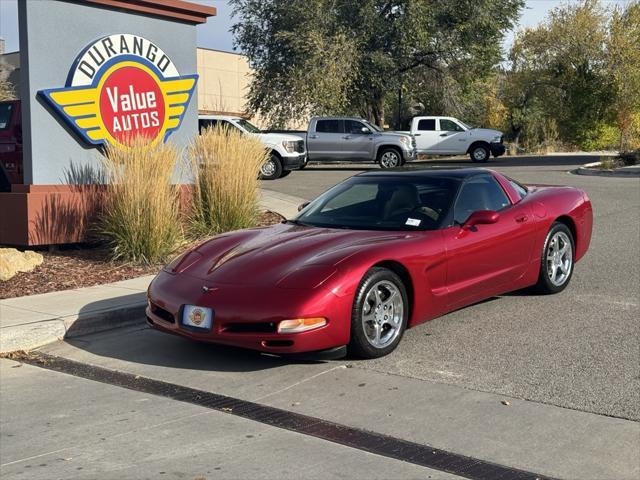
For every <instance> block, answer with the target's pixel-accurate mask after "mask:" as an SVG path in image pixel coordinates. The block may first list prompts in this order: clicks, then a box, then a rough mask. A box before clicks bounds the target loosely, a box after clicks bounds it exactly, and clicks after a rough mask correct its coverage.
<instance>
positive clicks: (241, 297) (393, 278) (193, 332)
mask: <svg viewBox="0 0 640 480" xmlns="http://www.w3.org/2000/svg"><path fill="white" fill-rule="evenodd" d="M303 207H304V208H302V210H301V212H300V213H299V215H298V216H297V217H296V218H295V219H293V220H289V221H286V222H283V223H281V224H278V225H273V226H270V227H265V228H252V229H248V230H241V231H237V232H231V233H226V234H223V235H219V236H217V237H214V238H212V239H210V240H208V241H206V242H205V243H203V244H201V245H200V246H198V247H196V248H194V249H192V250H190V251H188V252H186V253H184V254H183V255H181V256H180V257H178V258H177V259H175V260H174V261H173V262H171V263H170V264H169V265H168V266H167V267H165V269H164V270H163V271H162V272H160V274H159V275H158V276H157V277H156V278H155V279H154V280H153V282H152V283H151V285H150V287H149V307H148V309H147V316H148V322H149V324H150V325H151V326H152V327H154V328H157V329H159V330H161V331H164V332H168V333H174V334H178V335H182V336H184V337H188V338H191V339H194V340H200V341H205V342H213V343H219V344H226V345H235V346H239V347H246V348H250V349H255V350H260V351H263V352H270V353H276V354H290V353H301V352H322V353H323V354H327V353H329V354H331V355H333V356H338V355H341V354H344V353H345V352H346V349H348V350H349V353H350V354H352V355H355V356H359V357H365V358H373V357H380V356H382V355H386V354H388V353H389V352H391V351H392V350H393V349H395V348H396V346H397V345H398V343H399V342H400V339H401V338H402V334H403V332H404V330H405V328H407V327H412V326H414V325H418V324H419V323H422V322H424V321H426V320H430V319H432V318H434V317H437V316H439V315H442V314H444V313H446V312H450V311H452V310H455V309H458V308H460V307H462V306H465V305H469V304H472V303H475V302H478V301H479V300H482V299H485V298H488V297H492V296H494V295H499V294H502V293H505V292H508V291H512V290H517V289H522V288H524V287H529V286H533V285H535V286H537V288H538V290H540V291H542V292H546V293H557V292H560V291H562V290H563V289H564V288H565V287H566V286H567V285H568V284H569V281H570V280H571V275H572V274H573V267H574V263H575V262H577V261H578V260H580V259H581V258H582V256H583V255H584V254H585V252H586V251H587V249H588V248H589V243H590V241H591V228H592V221H593V216H592V209H591V202H590V201H589V199H588V198H587V195H586V194H585V193H584V192H583V191H581V190H578V189H576V188H571V187H558V186H534V185H530V186H524V185H522V184H520V183H518V182H516V181H514V180H511V179H509V178H507V177H505V176H503V175H501V174H500V173H497V172H493V171H491V170H485V169H460V170H422V171H415V170H414V171H398V172H388V171H384V172H380V171H378V172H367V173H363V174H360V175H356V176H354V177H351V178H349V179H347V180H345V181H344V182H342V183H340V184H338V185H337V186H335V187H333V188H331V189H330V190H328V191H327V192H325V193H324V194H322V195H321V196H319V197H318V198H317V199H315V200H314V201H312V202H311V203H309V204H306V205H304V206H303Z"/></svg>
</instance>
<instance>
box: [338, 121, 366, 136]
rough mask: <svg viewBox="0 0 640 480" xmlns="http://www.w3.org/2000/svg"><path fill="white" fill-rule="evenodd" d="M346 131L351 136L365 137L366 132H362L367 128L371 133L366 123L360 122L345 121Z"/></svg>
mask: <svg viewBox="0 0 640 480" xmlns="http://www.w3.org/2000/svg"><path fill="white" fill-rule="evenodd" d="M344 124H345V125H344V126H345V131H346V132H347V133H349V134H351V135H365V132H363V131H362V129H363V128H366V129H367V130H369V132H371V130H370V129H369V127H367V126H366V125H365V124H364V123H362V122H358V121H357V120H345V122H344Z"/></svg>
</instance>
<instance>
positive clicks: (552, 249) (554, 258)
mask: <svg viewBox="0 0 640 480" xmlns="http://www.w3.org/2000/svg"><path fill="white" fill-rule="evenodd" d="M546 264H547V275H548V276H549V281H550V282H551V283H552V284H553V285H555V286H556V287H560V286H562V285H563V284H564V283H565V282H566V281H567V279H568V278H569V276H570V275H571V269H572V268H573V248H572V247H571V240H570V239H569V236H568V235H567V234H566V233H565V232H556V233H555V234H554V235H553V237H551V240H550V241H549V246H548V248H547V258H546Z"/></svg>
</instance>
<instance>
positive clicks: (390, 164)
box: [378, 147, 402, 169]
mask: <svg viewBox="0 0 640 480" xmlns="http://www.w3.org/2000/svg"><path fill="white" fill-rule="evenodd" d="M378 165H380V168H384V169H387V168H396V167H400V166H402V154H401V153H400V152H399V151H398V150H396V149H395V148H390V147H387V148H382V149H380V151H379V152H378Z"/></svg>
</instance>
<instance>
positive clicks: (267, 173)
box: [260, 154, 282, 180]
mask: <svg viewBox="0 0 640 480" xmlns="http://www.w3.org/2000/svg"><path fill="white" fill-rule="evenodd" d="M281 176H282V162H281V161H280V159H279V158H278V156H277V155H275V154H271V157H269V160H267V161H266V162H264V165H262V167H261V168H260V178H261V179H262V180H275V179H276V178H280V177H281Z"/></svg>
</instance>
